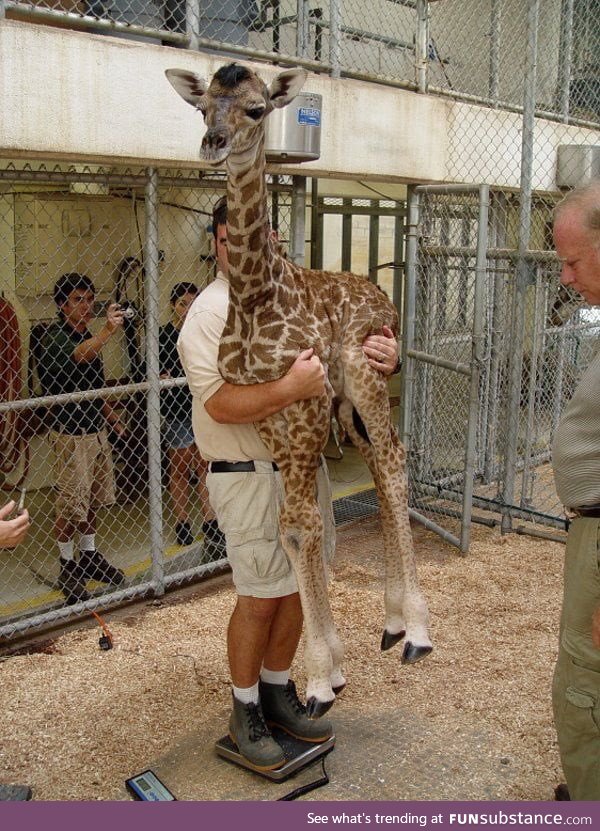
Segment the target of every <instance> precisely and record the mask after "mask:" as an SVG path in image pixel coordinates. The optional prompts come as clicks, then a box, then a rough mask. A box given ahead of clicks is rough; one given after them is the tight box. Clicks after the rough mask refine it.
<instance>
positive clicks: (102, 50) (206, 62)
mask: <svg viewBox="0 0 600 831" xmlns="http://www.w3.org/2000/svg"><path fill="white" fill-rule="evenodd" d="M222 62H223V60H222V59H220V58H214V57H211V56H207V55H206V54H204V53H199V52H191V51H183V50H174V49H172V48H170V47H163V46H155V45H151V44H145V43H137V42H128V41H126V40H123V39H114V38H110V37H103V36H97V35H92V34H87V33H80V32H73V31H64V30H61V29H57V28H53V27H48V26H42V25H34V24H28V23H21V22H16V21H11V20H2V21H0V156H5V157H21V158H31V157H35V156H38V157H44V158H54V159H67V160H69V159H70V160H77V161H84V160H89V161H95V162H103V163H111V164H117V163H121V162H136V163H138V164H139V163H142V164H151V163H160V164H162V165H165V164H169V165H178V166H190V165H192V166H200V164H199V162H198V147H199V144H200V140H201V136H202V132H203V123H202V118H201V116H200V115H199V114H198V113H196V112H194V110H193V109H192V108H191V107H189V106H188V105H187V104H185V103H184V102H183V101H182V100H181V99H180V98H179V97H178V96H177V95H176V94H175V93H174V92H173V90H172V89H171V87H170V85H169V84H168V82H167V81H166V79H165V78H164V70H165V69H166V68H168V67H171V66H180V67H184V68H188V69H191V70H193V71H196V72H197V73H198V74H201V75H204V76H207V77H209V76H210V75H211V74H212V73H213V72H214V71H215V70H216V69H217V68H218V67H219V66H220V65H221V64H222ZM258 68H259V71H260V72H261V74H262V75H263V77H264V78H265V79H269V78H270V77H272V76H273V75H274V74H275V73H276V71H277V70H276V69H275V68H273V67H271V66H268V65H259V67H258ZM305 86H306V89H307V90H309V91H314V92H316V93H320V94H321V95H322V96H323V129H322V155H321V158H320V159H319V160H318V161H316V162H311V163H309V164H305V165H303V166H302V167H301V168H300V170H301V171H302V173H304V174H306V175H314V176H320V177H328V176H335V177H338V178H354V179H361V178H365V179H379V180H386V181H390V182H428V181H468V182H473V181H475V182H477V181H485V182H488V183H490V184H492V185H496V186H501V187H504V186H508V187H515V186H517V185H518V181H519V160H520V143H521V136H520V126H521V119H520V116H519V115H516V114H510V113H506V112H501V111H492V110H489V109H487V108H483V107H476V106H470V105H467V104H459V103H455V102H452V101H449V100H445V99H441V98H435V97H433V96H427V95H418V94H416V93H413V92H408V91H404V90H400V89H394V88H392V87H388V86H383V85H378V84H373V83H367V82H363V81H355V80H348V79H343V80H341V81H336V80H332V79H331V78H329V77H326V76H320V75H314V74H313V75H310V76H309V79H308V80H307V83H306V85H305ZM588 132H589V141H590V142H592V141H597V134H595V133H593V132H591V131H588ZM586 140H588V139H586V136H585V135H584V134H583V131H582V130H581V129H577V128H570V127H566V126H564V125H558V124H550V123H547V122H540V124H539V129H538V136H537V142H538V144H539V146H540V148H541V151H542V155H543V158H544V159H545V162H544V167H543V170H540V171H539V174H538V175H537V181H536V187H540V188H543V189H554V170H555V155H556V147H557V146H558V144H561V143H582V142H584V141H586ZM536 155H537V154H536ZM279 169H280V170H293V168H279ZM296 170H298V168H296Z"/></svg>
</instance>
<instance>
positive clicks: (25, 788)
mask: <svg viewBox="0 0 600 831" xmlns="http://www.w3.org/2000/svg"><path fill="white" fill-rule="evenodd" d="M28 799H31V788H30V787H29V785H0V802H27V800H28Z"/></svg>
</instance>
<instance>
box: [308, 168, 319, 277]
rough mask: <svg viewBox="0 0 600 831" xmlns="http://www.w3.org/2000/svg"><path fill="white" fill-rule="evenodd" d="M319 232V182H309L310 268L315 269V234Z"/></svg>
mask: <svg viewBox="0 0 600 831" xmlns="http://www.w3.org/2000/svg"><path fill="white" fill-rule="evenodd" d="M318 232H319V180H318V179H317V178H316V177H313V178H312V179H311V180H310V267H311V268H317V234H318Z"/></svg>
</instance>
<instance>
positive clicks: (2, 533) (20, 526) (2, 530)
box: [0, 501, 31, 548]
mask: <svg viewBox="0 0 600 831" xmlns="http://www.w3.org/2000/svg"><path fill="white" fill-rule="evenodd" d="M15 504H16V503H15V502H14V501H13V502H8V503H7V504H6V505H4V507H2V508H0V548H14V547H15V545H18V544H19V543H20V542H23V540H24V539H25V535H26V534H27V531H28V529H29V526H30V524H31V523H30V522H29V514H28V512H27V511H26V510H23V511H22V512H21V513H20V514H19V516H17V517H15V518H14V519H8V517H9V516H10V515H11V513H12V512H13V511H14V509H15Z"/></svg>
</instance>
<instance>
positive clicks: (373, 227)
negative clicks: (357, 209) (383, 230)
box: [369, 199, 379, 283]
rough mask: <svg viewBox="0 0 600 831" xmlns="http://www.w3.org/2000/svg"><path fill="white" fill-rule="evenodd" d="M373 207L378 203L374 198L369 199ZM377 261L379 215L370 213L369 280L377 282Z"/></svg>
mask: <svg viewBox="0 0 600 831" xmlns="http://www.w3.org/2000/svg"><path fill="white" fill-rule="evenodd" d="M371 205H372V206H373V207H375V206H377V205H378V202H377V201H376V200H375V199H372V200H371ZM378 262H379V215H378V214H376V213H374V214H371V218H370V219H369V280H370V281H371V282H372V283H377V264H378Z"/></svg>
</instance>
